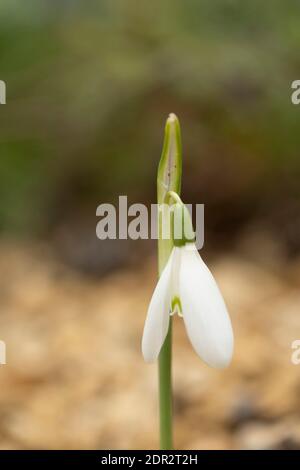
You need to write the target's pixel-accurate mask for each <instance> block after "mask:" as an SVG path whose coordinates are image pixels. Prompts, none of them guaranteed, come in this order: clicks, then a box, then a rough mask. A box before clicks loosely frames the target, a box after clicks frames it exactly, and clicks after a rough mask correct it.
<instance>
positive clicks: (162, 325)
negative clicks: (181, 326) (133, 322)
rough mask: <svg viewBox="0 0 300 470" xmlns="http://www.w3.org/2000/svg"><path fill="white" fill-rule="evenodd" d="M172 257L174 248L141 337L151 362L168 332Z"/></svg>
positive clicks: (147, 357)
mask: <svg viewBox="0 0 300 470" xmlns="http://www.w3.org/2000/svg"><path fill="white" fill-rule="evenodd" d="M173 257H174V250H173V251H172V253H171V255H170V257H169V260H168V262H167V264H166V267H165V269H164V270H163V272H162V274H161V276H160V278H159V280H158V283H157V285H156V287H155V290H154V292H153V295H152V299H151V301H150V305H149V308H148V313H147V317H146V321H145V326H144V332H143V338H142V352H143V356H144V359H145V361H146V362H153V361H155V360H156V359H157V358H158V355H159V352H160V350H161V347H162V345H163V343H164V340H165V338H166V336H167V333H168V328H169V320H170V304H171V273H172V264H173Z"/></svg>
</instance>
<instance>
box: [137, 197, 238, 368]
mask: <svg viewBox="0 0 300 470" xmlns="http://www.w3.org/2000/svg"><path fill="white" fill-rule="evenodd" d="M184 207H185V206H181V209H182V208H184ZM185 210H186V209H185ZM174 245H175V246H174V248H173V250H172V252H171V255H170V257H169V260H168V262H167V264H166V266H165V269H164V270H163V272H162V274H161V276H160V279H159V281H158V283H157V285H156V288H155V290H154V293H153V296H152V299H151V301H150V305H149V308H148V313H147V318H146V322H145V326H144V333H143V339H142V352H143V356H144V359H145V361H146V362H153V361H155V360H156V359H157V358H158V355H159V352H160V350H161V347H162V345H163V343H164V340H165V338H166V336H167V333H168V328H169V319H170V315H172V314H174V313H176V312H177V313H178V314H179V316H182V317H183V321H184V324H185V328H186V331H187V335H188V337H189V339H190V342H191V343H192V346H193V348H194V350H195V351H196V353H197V354H198V355H199V356H200V357H201V359H202V360H203V361H204V362H206V364H208V365H209V366H211V367H217V368H223V367H226V366H227V365H228V364H229V363H230V361H231V358H232V354H233V332H232V327H231V322H230V318H229V315H228V312H227V308H226V305H225V302H224V300H223V297H222V294H221V292H220V290H219V288H218V286H217V283H216V281H215V279H214V277H213V275H212V274H211V272H210V271H209V269H208V267H207V266H206V264H205V263H204V262H203V260H202V258H201V256H200V254H199V253H198V251H197V248H196V246H195V244H194V243H191V242H188V241H187V240H186V239H184V238H183V239H180V240H177V241H176V240H174Z"/></svg>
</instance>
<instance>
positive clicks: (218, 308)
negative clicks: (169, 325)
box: [179, 244, 233, 368]
mask: <svg viewBox="0 0 300 470" xmlns="http://www.w3.org/2000/svg"><path fill="white" fill-rule="evenodd" d="M190 246H191V244H188V245H185V247H183V248H181V250H182V255H181V269H180V279H179V283H180V299H181V304H182V310H183V319H184V323H185V327H186V330H187V334H188V336H189V339H190V341H191V343H192V345H193V347H194V349H195V351H196V352H197V354H198V355H199V356H200V357H201V358H202V359H203V360H204V362H206V363H207V364H208V365H210V366H212V367H219V368H222V367H226V366H227V365H228V364H229V363H230V361H231V358H232V354H233V332H232V327H231V322H230V318H229V315H228V312H227V308H226V305H225V302H224V300H223V297H222V295H221V293H220V291H219V288H218V286H217V284H216V281H215V280H214V278H213V276H212V274H211V272H210V271H209V269H208V268H207V266H206V265H205V263H204V262H203V260H202V258H201V256H200V255H199V253H198V251H197V250H196V248H195V249H193V250H191V249H190Z"/></svg>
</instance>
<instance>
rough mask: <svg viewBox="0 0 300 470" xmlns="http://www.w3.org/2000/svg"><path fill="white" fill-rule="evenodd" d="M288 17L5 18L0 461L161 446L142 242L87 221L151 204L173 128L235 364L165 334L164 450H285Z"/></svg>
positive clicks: (289, 441)
mask: <svg viewBox="0 0 300 470" xmlns="http://www.w3.org/2000/svg"><path fill="white" fill-rule="evenodd" d="M299 13H300V12H299V5H298V4H297V3H296V2H295V1H293V0H287V1H285V2H282V1H279V0H274V1H273V2H272V5H271V6H270V5H267V4H266V3H263V2H260V1H258V0H245V1H243V2H238V1H235V0H215V1H214V2H211V1H209V0H185V1H181V0H164V1H163V2H162V1H158V0H152V1H151V2H138V1H134V0H98V1H96V0H95V1H92V0H89V1H83V0H73V1H71V0H59V1H58V0H55V1H54V0H48V1H38V0H27V1H26V2H21V1H18V0H2V1H1V3H0V57H1V68H0V79H1V80H4V81H5V82H6V85H7V98H6V100H7V104H6V105H5V106H1V107H0V279H1V282H0V292H1V295H0V339H1V340H3V341H5V342H6V345H7V365H2V366H0V448H2V449H7V448H17V449H20V448H25V449H27V448H28V449H32V448H36V449H48V448H49V449H57V448H70V449H76V448H106V449H116V448H121V449H128V448H157V446H158V432H157V431H158V423H157V421H158V420H157V371H156V365H151V366H149V365H146V364H144V362H143V359H142V356H141V353H140V340H141V334H142V329H143V323H144V319H145V315H146V310H147V304H148V302H149V299H150V297H151V293H152V290H153V288H154V285H155V282H156V258H155V254H156V251H155V249H156V246H155V242H154V241H143V242H142V241H137V242H133V241H118V240H115V241H105V242H104V241H100V240H98V239H97V238H96V233H95V229H96V224H97V221H98V220H97V217H96V215H95V213H96V207H97V206H98V205H99V204H101V203H103V202H110V203H117V202H118V196H119V195H127V196H128V203H129V204H131V203H134V202H143V203H146V204H151V203H154V202H155V196H156V187H155V183H156V170H157V165H158V161H159V157H160V152H161V147H162V140H163V129H164V124H165V119H166V118H167V116H168V114H169V113H170V112H174V113H176V114H177V115H178V117H179V119H180V122H181V128H182V138H183V150H184V168H183V170H184V173H183V188H182V196H183V199H184V201H185V202H188V203H204V204H205V245H204V248H203V250H202V252H201V254H202V255H203V258H204V259H205V261H206V262H207V263H208V264H209V266H210V268H211V270H212V271H213V273H214V275H215V277H216V279H217V281H218V283H219V285H220V286H221V289H222V292H223V294H224V297H225V299H226V302H227V304H228V307H229V311H230V313H231V317H232V321H233V326H234V330H235V336H236V349H235V356H234V360H233V363H232V366H231V367H230V368H229V369H227V370H225V371H221V372H220V371H215V370H211V369H209V368H208V367H207V366H206V365H204V364H203V363H202V362H201V361H200V360H199V359H198V358H197V356H196V355H195V353H194V352H193V350H192V348H191V346H190V345H189V343H188V340H187V339H186V335H185V331H184V327H183V325H182V321H181V320H179V319H177V318H176V320H175V328H174V329H175V334H174V345H175V347H174V412H175V445H176V447H177V448H180V449H260V448H265V449H296V448H300V393H299V391H300V365H299V366H298V367H297V366H296V365H294V364H292V362H291V355H292V351H293V350H292V348H291V344H292V342H293V341H294V340H296V339H300V315H299V308H300V293H299V284H300V282H299V276H300V221H299V209H300V198H299V196H300V185H299V176H300V160H299V148H300V133H299V126H300V108H299V109H298V107H297V106H295V105H293V104H292V103H291V93H292V90H291V83H292V81H293V80H296V79H299V78H300V76H299V74H300V55H299V43H300V16H299Z"/></svg>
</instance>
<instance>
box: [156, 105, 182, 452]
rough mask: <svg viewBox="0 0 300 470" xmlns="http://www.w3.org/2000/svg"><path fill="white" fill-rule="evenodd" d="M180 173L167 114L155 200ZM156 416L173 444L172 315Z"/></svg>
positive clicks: (166, 444) (169, 244)
mask: <svg viewBox="0 0 300 470" xmlns="http://www.w3.org/2000/svg"><path fill="white" fill-rule="evenodd" d="M181 173H182V152H181V137H180V126H179V121H178V119H177V117H176V116H175V115H174V114H170V116H169V118H168V119H167V122H166V127H165V138H164V145H163V150H162V155H161V159H160V163H159V167H158V173H157V203H158V204H163V203H164V202H165V198H166V195H167V193H168V192H169V191H174V192H175V193H177V194H180V189H181ZM163 224H164V213H163V212H162V213H160V212H159V219H158V273H159V276H160V275H161V273H162V271H163V269H164V267H165V265H166V263H167V261H168V258H169V256H170V253H171V251H172V249H173V240H172V237H170V239H163V238H162V226H163ZM159 416H160V448H161V449H163V450H170V449H172V448H173V432H172V317H170V324H169V331H168V334H167V337H166V339H165V342H164V344H163V347H162V349H161V352H160V354H159Z"/></svg>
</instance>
